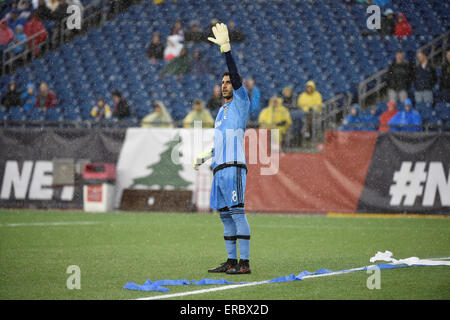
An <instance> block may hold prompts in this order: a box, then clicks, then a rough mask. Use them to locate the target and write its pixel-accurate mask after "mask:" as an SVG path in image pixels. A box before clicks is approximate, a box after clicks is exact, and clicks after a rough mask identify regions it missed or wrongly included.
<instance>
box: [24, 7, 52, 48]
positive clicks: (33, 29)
mask: <svg viewBox="0 0 450 320" xmlns="http://www.w3.org/2000/svg"><path fill="white" fill-rule="evenodd" d="M23 31H24V32H25V34H26V36H27V38H28V39H30V38H32V37H33V36H34V35H37V34H38V33H39V35H38V36H36V37H35V38H33V39H30V41H28V46H29V47H30V48H33V47H34V48H35V49H34V54H35V55H37V54H38V53H39V44H40V43H41V42H42V41H44V40H45V39H47V31H46V30H45V28H44V25H43V24H42V22H41V20H40V19H39V16H38V14H37V12H33V13H32V14H31V15H30V19H29V21H28V22H27V23H26V24H25V26H24V28H23Z"/></svg>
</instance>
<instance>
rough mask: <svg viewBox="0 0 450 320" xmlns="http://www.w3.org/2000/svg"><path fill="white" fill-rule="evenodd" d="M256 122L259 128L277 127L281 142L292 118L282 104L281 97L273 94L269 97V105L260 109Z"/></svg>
mask: <svg viewBox="0 0 450 320" xmlns="http://www.w3.org/2000/svg"><path fill="white" fill-rule="evenodd" d="M258 123H259V128H260V129H279V130H280V135H279V139H280V141H279V142H280V143H281V142H282V141H283V136H284V135H285V134H286V133H287V130H288V128H289V127H290V126H291V124H292V119H291V114H290V113H289V109H288V108H286V107H285V106H283V104H282V99H281V98H279V97H276V96H274V97H272V98H270V100H269V106H268V107H266V108H264V109H262V110H261V112H260V114H259V118H258Z"/></svg>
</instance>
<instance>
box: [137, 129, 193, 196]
mask: <svg viewBox="0 0 450 320" xmlns="http://www.w3.org/2000/svg"><path fill="white" fill-rule="evenodd" d="M180 142H181V137H180V136H179V135H177V136H176V137H175V138H174V139H173V140H170V141H169V142H167V143H166V144H165V146H166V147H167V149H166V150H165V151H163V152H162V153H161V154H160V155H159V158H160V160H159V162H157V163H155V164H152V165H150V166H148V167H147V169H150V170H152V171H151V173H150V174H149V175H147V176H145V177H141V178H136V179H133V184H132V185H131V187H130V188H131V189H132V188H134V187H135V186H137V185H143V186H148V187H151V186H155V185H157V186H159V188H160V189H163V188H164V187H166V186H171V187H173V188H175V189H182V188H186V187H188V186H189V185H191V184H192V183H191V182H189V181H186V180H184V179H183V178H182V177H181V176H180V175H179V172H180V171H181V170H183V166H182V165H181V164H175V163H174V162H173V161H172V157H171V155H172V150H173V149H174V148H175V147H176V145H177V144H178V143H180ZM181 156H182V154H180V157H181Z"/></svg>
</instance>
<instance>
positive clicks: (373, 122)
mask: <svg viewBox="0 0 450 320" xmlns="http://www.w3.org/2000/svg"><path fill="white" fill-rule="evenodd" d="M362 123H365V124H367V126H364V127H362V128H361V130H363V131H377V130H378V126H379V124H380V119H379V117H378V115H377V109H376V108H375V106H372V107H371V108H370V109H369V111H368V112H366V114H365V115H364V116H363V117H362Z"/></svg>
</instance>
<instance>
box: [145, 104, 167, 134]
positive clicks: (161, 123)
mask: <svg viewBox="0 0 450 320" xmlns="http://www.w3.org/2000/svg"><path fill="white" fill-rule="evenodd" d="M141 127H142V128H173V120H172V117H171V116H170V113H169V111H167V109H166V106H165V105H164V103H163V102H162V101H160V100H156V101H155V102H154V104H153V112H151V113H149V114H148V115H146V116H145V117H144V118H143V119H142V121H141Z"/></svg>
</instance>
